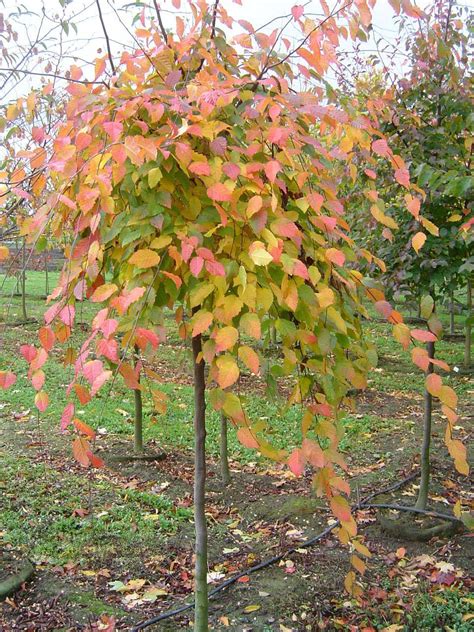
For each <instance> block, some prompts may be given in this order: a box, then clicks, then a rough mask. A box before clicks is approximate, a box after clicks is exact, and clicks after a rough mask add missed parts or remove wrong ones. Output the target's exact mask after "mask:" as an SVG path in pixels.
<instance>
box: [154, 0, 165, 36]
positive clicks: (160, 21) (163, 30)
mask: <svg viewBox="0 0 474 632" xmlns="http://www.w3.org/2000/svg"><path fill="white" fill-rule="evenodd" d="M153 4H154V5H155V11H156V16H157V18H158V24H159V25H160V31H161V35H162V36H163V40H164V42H165V44H166V45H168V34H167V33H166V29H165V25H164V24H163V20H162V19H161V12H160V7H159V6H158V2H157V1H156V0H153Z"/></svg>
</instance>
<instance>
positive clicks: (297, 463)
mask: <svg viewBox="0 0 474 632" xmlns="http://www.w3.org/2000/svg"><path fill="white" fill-rule="evenodd" d="M305 464H306V459H305V458H304V456H303V451H302V450H300V449H299V448H296V450H293V452H292V453H291V454H290V456H289V457H288V467H289V468H290V470H291V471H292V472H293V474H294V475H295V476H303V474H304V468H305Z"/></svg>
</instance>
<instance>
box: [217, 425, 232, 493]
mask: <svg viewBox="0 0 474 632" xmlns="http://www.w3.org/2000/svg"><path fill="white" fill-rule="evenodd" d="M219 447H220V455H221V478H222V484H223V485H224V486H227V485H229V483H230V470H229V451H228V446H227V417H226V416H225V415H224V414H223V413H222V414H221V436H220V442H219Z"/></svg>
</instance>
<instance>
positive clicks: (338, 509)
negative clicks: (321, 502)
mask: <svg viewBox="0 0 474 632" xmlns="http://www.w3.org/2000/svg"><path fill="white" fill-rule="evenodd" d="M330 504H331V509H332V512H333V514H334V515H335V516H336V518H339V520H340V521H341V522H349V521H350V519H351V517H352V516H351V508H350V507H349V503H348V502H347V500H346V499H345V498H343V497H342V496H333V497H332V498H331V502H330Z"/></svg>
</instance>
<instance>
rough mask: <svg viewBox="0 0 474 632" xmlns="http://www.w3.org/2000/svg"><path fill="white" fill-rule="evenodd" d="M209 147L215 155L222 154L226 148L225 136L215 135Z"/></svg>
mask: <svg viewBox="0 0 474 632" xmlns="http://www.w3.org/2000/svg"><path fill="white" fill-rule="evenodd" d="M209 147H210V148H211V150H212V151H213V152H214V153H215V154H216V155H217V156H223V155H224V154H225V151H226V149H227V139H226V138H225V136H217V138H215V139H214V140H213V141H212V143H211V144H210V145H209Z"/></svg>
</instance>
